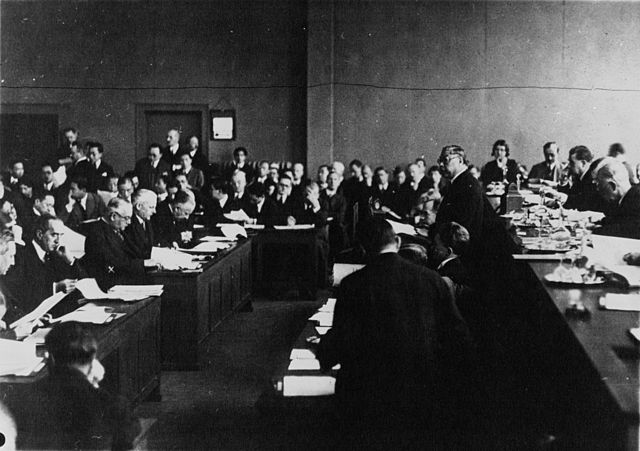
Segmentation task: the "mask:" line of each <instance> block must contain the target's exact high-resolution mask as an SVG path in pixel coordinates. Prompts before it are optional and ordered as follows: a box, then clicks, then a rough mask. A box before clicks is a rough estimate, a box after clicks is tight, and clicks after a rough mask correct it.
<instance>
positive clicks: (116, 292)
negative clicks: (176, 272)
mask: <svg viewBox="0 0 640 451" xmlns="http://www.w3.org/2000/svg"><path fill="white" fill-rule="evenodd" d="M163 292H164V285H115V286H113V287H111V288H110V289H109V292H108V293H107V295H108V297H109V299H121V300H123V301H125V302H132V301H141V300H142V299H146V298H150V297H153V296H162V293H163Z"/></svg>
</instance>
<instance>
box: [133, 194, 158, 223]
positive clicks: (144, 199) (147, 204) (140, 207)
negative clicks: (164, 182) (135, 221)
mask: <svg viewBox="0 0 640 451" xmlns="http://www.w3.org/2000/svg"><path fill="white" fill-rule="evenodd" d="M131 204H132V205H133V212H134V213H135V214H136V215H137V216H138V217H139V218H140V219H144V220H149V219H151V216H153V215H154V214H155V213H156V206H157V204H158V196H157V195H156V193H154V192H153V191H151V190H148V189H140V190H138V191H136V192H135V193H133V196H131Z"/></svg>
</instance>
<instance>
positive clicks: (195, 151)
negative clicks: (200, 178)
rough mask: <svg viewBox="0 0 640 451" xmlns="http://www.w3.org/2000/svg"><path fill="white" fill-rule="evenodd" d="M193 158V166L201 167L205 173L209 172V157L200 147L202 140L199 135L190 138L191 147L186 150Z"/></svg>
mask: <svg viewBox="0 0 640 451" xmlns="http://www.w3.org/2000/svg"><path fill="white" fill-rule="evenodd" d="M185 153H188V154H189V155H190V156H191V160H193V167H194V168H196V169H200V170H201V171H202V173H203V174H204V175H207V174H209V158H208V157H207V156H206V155H205V154H204V152H203V151H202V149H200V140H199V139H198V137H197V136H192V137H191V138H189V147H188V148H187V150H186V152H185Z"/></svg>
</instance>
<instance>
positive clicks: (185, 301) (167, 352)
mask: <svg viewBox="0 0 640 451" xmlns="http://www.w3.org/2000/svg"><path fill="white" fill-rule="evenodd" d="M151 279H152V282H151V283H153V284H162V285H164V293H163V294H162V353H161V354H162V368H163V369H165V370H185V369H198V368H200V366H201V365H202V359H201V352H200V351H201V349H200V345H201V343H202V341H203V340H204V339H205V338H206V337H207V336H208V335H209V334H210V333H211V331H212V330H213V329H214V328H215V327H216V326H217V325H218V324H220V322H221V321H222V320H223V319H225V318H226V317H227V316H229V315H230V314H231V313H232V312H234V311H236V310H238V309H240V308H241V307H242V306H243V305H244V304H246V303H247V302H249V301H250V297H251V292H252V240H251V239H247V240H243V241H239V242H236V243H234V244H233V245H232V246H231V247H230V248H228V249H225V250H222V251H219V252H217V253H216V254H215V255H214V256H213V258H212V259H211V260H210V261H208V262H206V263H204V265H203V267H202V269H201V270H197V271H157V272H155V273H152V274H151Z"/></svg>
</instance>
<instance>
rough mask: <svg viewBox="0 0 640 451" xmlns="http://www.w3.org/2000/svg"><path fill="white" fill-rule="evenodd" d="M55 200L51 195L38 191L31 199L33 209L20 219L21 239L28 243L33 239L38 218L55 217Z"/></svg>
mask: <svg viewBox="0 0 640 451" xmlns="http://www.w3.org/2000/svg"><path fill="white" fill-rule="evenodd" d="M55 203H56V201H55V198H54V197H53V194H51V193H47V192H45V191H40V192H38V193H36V194H35V196H34V198H33V207H32V208H31V210H28V211H27V212H26V213H25V215H24V216H23V218H22V230H23V233H22V239H23V240H24V241H26V242H29V241H30V240H31V239H32V238H33V234H34V232H35V225H36V222H37V220H38V218H39V217H40V216H42V215H45V214H47V215H51V216H55V215H56V211H55Z"/></svg>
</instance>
